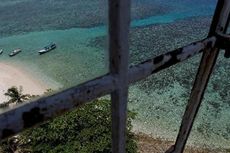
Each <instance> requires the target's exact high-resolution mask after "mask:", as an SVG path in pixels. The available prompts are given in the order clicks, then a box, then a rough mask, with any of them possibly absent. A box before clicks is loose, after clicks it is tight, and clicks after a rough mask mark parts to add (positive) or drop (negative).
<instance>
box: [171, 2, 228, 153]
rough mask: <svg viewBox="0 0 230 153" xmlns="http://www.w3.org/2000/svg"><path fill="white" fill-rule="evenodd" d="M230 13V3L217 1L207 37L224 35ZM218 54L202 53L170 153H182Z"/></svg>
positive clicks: (212, 48) (211, 52)
mask: <svg viewBox="0 0 230 153" xmlns="http://www.w3.org/2000/svg"><path fill="white" fill-rule="evenodd" d="M229 13H230V1H229V0H219V1H218V4H217V7H216V11H215V15H214V17H213V21H212V25H211V28H210V32H209V36H212V35H215V33H216V32H218V33H225V32H226V29H227V26H228V22H229ZM218 54H219V48H216V47H215V46H210V48H209V49H207V50H206V51H204V53H203V57H202V59H201V63H200V67H199V70H198V73H197V76H196V80H195V83H194V86H193V89H192V92H191V95H190V99H189V102H188V105H187V107H186V110H185V114H184V116H183V119H182V123H181V127H180V131H179V134H178V137H177V140H176V144H175V146H173V147H172V148H171V149H169V150H168V151H167V152H170V153H182V152H183V150H184V147H185V144H186V142H187V139H188V137H189V134H190V132H191V129H192V126H193V122H194V120H195V117H196V115H197V112H198V110H199V107H200V105H201V101H202V99H203V95H204V92H205V89H206V87H207V84H208V81H209V78H210V75H211V73H212V71H213V67H214V66H215V63H216V59H217V57H218Z"/></svg>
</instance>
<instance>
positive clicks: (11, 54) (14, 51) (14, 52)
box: [9, 48, 22, 57]
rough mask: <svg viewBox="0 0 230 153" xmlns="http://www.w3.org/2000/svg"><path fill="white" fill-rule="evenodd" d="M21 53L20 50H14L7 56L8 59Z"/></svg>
mask: <svg viewBox="0 0 230 153" xmlns="http://www.w3.org/2000/svg"><path fill="white" fill-rule="evenodd" d="M21 51H22V50H21V49H20V48H18V49H15V50H13V51H12V52H11V53H10V54H9V56H10V57H12V56H15V55H17V54H18V53H20V52H21Z"/></svg>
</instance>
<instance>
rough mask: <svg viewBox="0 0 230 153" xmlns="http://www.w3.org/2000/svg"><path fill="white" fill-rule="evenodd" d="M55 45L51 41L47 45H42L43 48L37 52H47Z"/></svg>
mask: <svg viewBox="0 0 230 153" xmlns="http://www.w3.org/2000/svg"><path fill="white" fill-rule="evenodd" d="M56 47H57V46H56V44H55V43H51V44H49V45H48V46H46V47H44V48H43V49H41V50H39V51H38V53H39V54H40V55H41V54H44V53H47V52H49V51H51V50H54V49H55V48H56Z"/></svg>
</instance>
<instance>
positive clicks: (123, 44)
mask: <svg viewBox="0 0 230 153" xmlns="http://www.w3.org/2000/svg"><path fill="white" fill-rule="evenodd" d="M130 3H131V2H130V0H109V57H110V73H111V75H112V76H114V78H115V80H116V82H115V84H116V90H114V91H113V92H112V93H111V102H112V105H111V107H112V108H111V109H112V110H111V112H112V152H113V153H125V152H126V151H125V146H126V117H127V102H128V65H129V29H130Z"/></svg>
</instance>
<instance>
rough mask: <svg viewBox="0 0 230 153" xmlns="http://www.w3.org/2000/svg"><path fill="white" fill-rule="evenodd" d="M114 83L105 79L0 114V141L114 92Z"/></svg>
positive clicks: (106, 77)
mask: <svg viewBox="0 0 230 153" xmlns="http://www.w3.org/2000/svg"><path fill="white" fill-rule="evenodd" d="M114 82H115V81H114V80H113V78H112V77H111V76H109V75H105V76H103V77H99V78H97V79H95V80H92V81H89V82H87V83H84V84H82V85H79V86H77V87H73V88H70V89H67V90H65V91H63V92H60V93H57V94H55V95H52V96H49V97H46V98H41V99H39V100H36V101H34V102H31V103H26V104H22V105H21V106H18V107H16V108H14V109H12V110H9V111H6V112H4V113H2V114H0V139H4V138H6V137H9V136H11V135H14V134H17V133H19V132H21V131H22V130H24V129H26V128H29V127H32V126H34V125H36V124H39V123H42V122H44V121H46V120H49V119H51V118H54V117H56V116H59V115H61V114H63V113H64V112H67V111H70V110H72V109H74V108H76V107H78V106H80V105H82V104H84V103H86V102H89V101H91V100H94V99H95V98H97V97H101V96H104V95H106V94H109V93H110V92H112V91H113V90H114V89H115V85H114Z"/></svg>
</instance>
